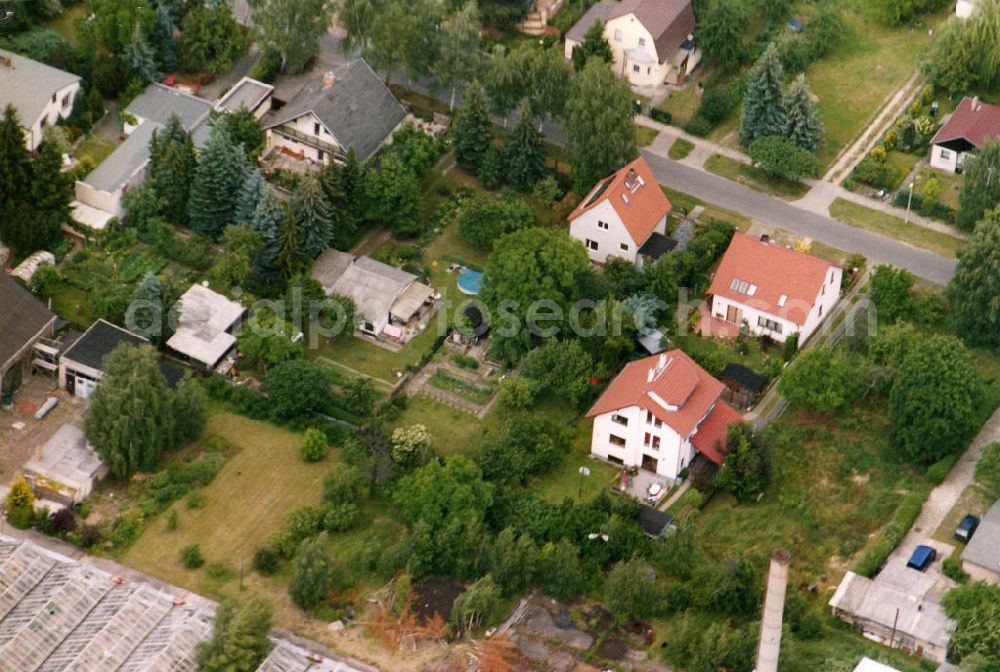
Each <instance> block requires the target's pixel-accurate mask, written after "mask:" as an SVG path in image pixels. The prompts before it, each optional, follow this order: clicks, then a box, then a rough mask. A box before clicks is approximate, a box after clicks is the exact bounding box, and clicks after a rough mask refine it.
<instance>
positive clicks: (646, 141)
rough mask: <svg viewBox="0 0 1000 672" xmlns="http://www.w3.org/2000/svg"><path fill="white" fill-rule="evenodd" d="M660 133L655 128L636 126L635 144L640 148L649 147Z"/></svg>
mask: <svg viewBox="0 0 1000 672" xmlns="http://www.w3.org/2000/svg"><path fill="white" fill-rule="evenodd" d="M659 134H660V132H659V131H657V130H656V129H655V128H650V127H649V126H642V125H640V124H636V126H635V144H636V145H637V146H638V147H649V146H650V145H651V144H653V141H654V140H656V136H657V135H659Z"/></svg>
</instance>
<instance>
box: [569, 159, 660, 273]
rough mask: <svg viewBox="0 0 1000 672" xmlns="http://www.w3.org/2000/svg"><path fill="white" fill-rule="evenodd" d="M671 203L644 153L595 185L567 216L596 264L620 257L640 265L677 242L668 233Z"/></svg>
mask: <svg viewBox="0 0 1000 672" xmlns="http://www.w3.org/2000/svg"><path fill="white" fill-rule="evenodd" d="M672 208H673V206H671V205H670V201H669V200H667V197H666V196H665V195H664V194H663V190H662V189H660V185H659V184H657V183H656V179H655V178H654V177H653V171H652V169H650V167H649V164H648V163H646V160H645V159H644V158H642V157H641V156H640V157H639V158H638V159H636V160H635V161H633V162H632V163H629V164H628V165H626V166H624V167H623V168H621V169H620V170H618V171H616V172H615V173H613V174H611V175H610V176H608V177H606V178H604V179H603V180H601V181H600V182H598V183H597V185H596V186H594V188H593V189H591V191H590V193H588V194H587V196H586V197H585V198H584V199H583V200H582V201H581V202H580V205H578V206H576V209H575V210H573V212H571V213H570V214H569V217H568V218H567V219H568V220H569V235H571V236H572V237H574V238H576V239H577V240H579V241H580V242H582V243H583V244H584V246H585V247H586V248H587V254H588V255H589V256H590V260H591V261H593V262H594V263H596V264H604V263H606V262H607V261H608V259H609V258H614V257H618V258H620V259H625V260H626V261H629V262H630V263H633V264H636V265H637V266H640V267H641V266H642V264H643V263H644V261H645V260H649V259H657V258H659V257H660V256H661V255H662V254H664V253H665V252H667V251H669V250H671V249H673V247H674V246H675V245H676V241H673V240H671V239H670V238H668V237H667V236H666V231H667V216H668V215H669V214H670V211H671V209H672Z"/></svg>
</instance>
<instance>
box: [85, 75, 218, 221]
mask: <svg viewBox="0 0 1000 672" xmlns="http://www.w3.org/2000/svg"><path fill="white" fill-rule="evenodd" d="M212 110H213V106H212V103H210V102H208V101H207V100H204V99H202V98H198V97H197V96H192V95H190V94H187V93H183V92H181V91H177V90H175V89H172V88H170V87H169V86H165V85H163V84H150V85H149V86H147V87H146V89H145V90H144V91H143V92H142V93H140V94H139V95H138V96H136V97H135V99H134V100H133V101H132V102H131V103H129V106H128V107H126V108H125V112H126V114H129V115H131V116H132V117H134V121H135V123H126V124H125V125H124V129H125V133H126V134H127V135H128V137H127V138H126V139H125V141H124V142H123V143H122V144H120V145H118V147H116V148H115V151H113V152H112V153H111V154H110V155H109V156H108V157H107V158H106V159H105V160H104V161H103V162H101V165H99V166H97V168H95V169H94V170H92V171H91V172H90V173H89V174H88V175H87V176H86V177H85V178H84V179H82V180H78V181H77V183H76V194H75V195H76V200H75V201H73V204H72V207H73V218H74V219H75V220H76V221H78V222H80V223H81V224H83V225H85V226H89V227H90V228H93V229H103V228H104V227H105V226H107V223H108V221H110V219H111V218H112V217H122V216H124V215H125V209H124V208H123V207H122V197H123V196H124V195H125V192H126V191H128V190H129V189H130V188H131V187H133V186H135V185H137V184H139V183H140V182H142V180H143V179H145V177H146V165H147V164H148V163H149V142H150V140H152V138H153V133H155V132H156V131H157V130H159V129H161V128H163V127H164V126H165V125H166V124H167V122H168V121H169V120H170V118H171V117H172V116H174V115H176V116H177V117H178V118H179V119H180V121H181V125H183V126H184V128H185V129H186V130H188V131H190V132H191V137H192V139H193V140H194V145H195V147H196V148H199V149H200V148H201V147H204V145H205V142H206V141H207V139H208V133H209V130H210V126H209V123H208V122H209V118H210V116H211V114H212ZM130 121H131V120H130Z"/></svg>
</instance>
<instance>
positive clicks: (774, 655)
mask: <svg viewBox="0 0 1000 672" xmlns="http://www.w3.org/2000/svg"><path fill="white" fill-rule="evenodd" d="M791 561H792V556H791V554H790V553H789V552H788V551H786V550H784V549H780V548H779V549H778V550H776V551H775V552H774V553H772V554H771V568H770V570H769V571H768V575H767V594H766V596H765V597H764V615H763V617H762V618H761V622H760V648H758V649H757V668H756V672H778V654H779V653H780V651H781V621H782V618H783V617H784V611H785V590H786V589H787V588H788V565H789V563H790V562H791Z"/></svg>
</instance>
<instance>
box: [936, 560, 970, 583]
mask: <svg viewBox="0 0 1000 672" xmlns="http://www.w3.org/2000/svg"><path fill="white" fill-rule="evenodd" d="M941 571H942V572H943V573H944V575H945V576H947V577H948V578H949V579H951V580H952V581H954V582H955V583H966V582H967V581H968V580H969V575H968V574H966V573H965V570H964V569H962V563H961V561H959V560H956V559H955V558H952V557H948V558H945V559H944V562H942V563H941Z"/></svg>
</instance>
